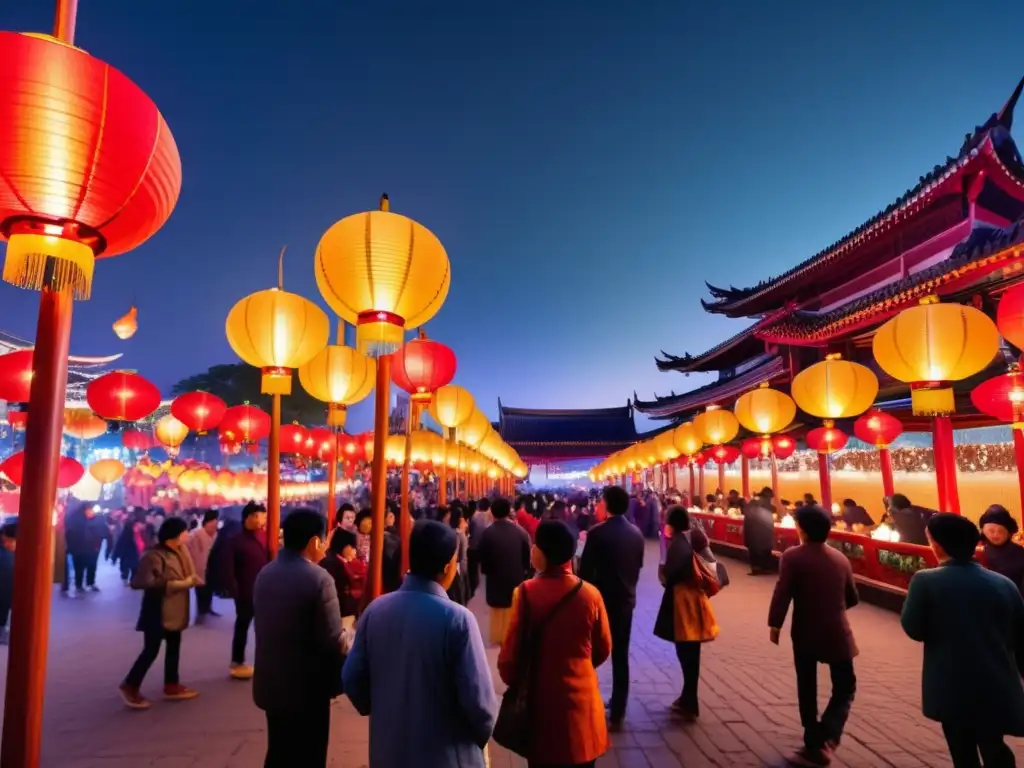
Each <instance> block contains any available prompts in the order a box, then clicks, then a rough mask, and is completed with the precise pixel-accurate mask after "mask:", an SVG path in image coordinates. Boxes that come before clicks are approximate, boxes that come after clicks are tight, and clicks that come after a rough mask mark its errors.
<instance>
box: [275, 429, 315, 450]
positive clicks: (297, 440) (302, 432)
mask: <svg viewBox="0 0 1024 768" xmlns="http://www.w3.org/2000/svg"><path fill="white" fill-rule="evenodd" d="M307 438H309V430H307V429H306V428H305V427H304V426H302V425H301V424H284V425H282V427H281V437H280V440H281V451H282V452H283V453H295V454H304V453H305V450H306V440H307Z"/></svg>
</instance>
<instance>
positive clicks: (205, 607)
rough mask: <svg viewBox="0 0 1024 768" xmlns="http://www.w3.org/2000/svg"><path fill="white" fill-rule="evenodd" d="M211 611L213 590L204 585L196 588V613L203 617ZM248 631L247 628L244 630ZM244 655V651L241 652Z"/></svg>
mask: <svg viewBox="0 0 1024 768" xmlns="http://www.w3.org/2000/svg"><path fill="white" fill-rule="evenodd" d="M212 610H213V588H212V587H208V586H206V585H205V584H204V585H202V586H199V587H196V612H197V613H198V614H199V615H200V616H205V615H207V614H208V613H210V611H212ZM246 629H247V630H248V627H247V628H246ZM243 653H244V650H243Z"/></svg>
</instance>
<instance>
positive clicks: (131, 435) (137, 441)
mask: <svg viewBox="0 0 1024 768" xmlns="http://www.w3.org/2000/svg"><path fill="white" fill-rule="evenodd" d="M121 445H123V446H124V447H125V448H127V449H128V450H129V451H148V450H149V449H150V448H152V447H153V438H152V437H151V436H149V435H147V434H146V433H145V432H142V431H140V430H138V429H126V430H124V431H123V432H122V433H121Z"/></svg>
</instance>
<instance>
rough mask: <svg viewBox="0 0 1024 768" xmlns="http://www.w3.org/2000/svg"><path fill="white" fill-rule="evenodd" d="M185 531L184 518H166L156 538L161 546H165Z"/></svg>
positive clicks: (186, 527) (186, 526) (186, 528)
mask: <svg viewBox="0 0 1024 768" xmlns="http://www.w3.org/2000/svg"><path fill="white" fill-rule="evenodd" d="M187 530H188V523H186V522H185V520H184V518H181V517H168V518H167V519H166V520H164V521H163V522H162V523H161V524H160V531H159V532H158V533H157V535H156V538H157V541H159V542H160V543H161V544H166V543H167V542H168V541H172V540H173V539H176V538H178V537H179V536H181V534H183V533H184V532H185V531H187Z"/></svg>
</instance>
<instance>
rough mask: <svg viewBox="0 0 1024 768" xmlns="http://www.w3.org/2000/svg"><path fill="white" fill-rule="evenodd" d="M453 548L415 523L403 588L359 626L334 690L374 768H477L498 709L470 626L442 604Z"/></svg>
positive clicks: (464, 612) (459, 611) (423, 523)
mask: <svg viewBox="0 0 1024 768" xmlns="http://www.w3.org/2000/svg"><path fill="white" fill-rule="evenodd" d="M505 508H506V510H507V504H506V507H505ZM506 517H507V514H506ZM458 548H459V544H458V537H457V536H456V534H455V531H454V530H452V528H451V527H450V526H448V525H445V524H442V523H439V522H437V521H434V520H419V521H417V522H416V524H415V525H414V526H413V529H412V535H411V537H410V542H409V573H408V574H407V575H406V578H405V581H403V582H402V586H401V587H400V588H399V589H398V591H397V592H392V593H390V594H388V595H384V596H383V597H380V598H378V599H377V600H374V601H373V602H372V603H370V605H369V606H368V607H367V609H366V610H365V612H364V613H363V615H362V617H361V618H360V620H359V625H358V627H357V629H356V637H355V642H354V644H353V647H352V650H351V652H350V653H349V656H348V659H347V660H346V662H345V667H344V670H343V673H342V681H343V687H344V691H345V695H346V696H348V697H349V699H350V700H351V701H352V704H353V706H355V708H356V711H358V712H359V714H361V715H364V716H369V718H370V761H369V762H370V765H372V766H374V768H410V766H422V768H484V765H485V760H484V747H485V746H486V744H487V741H488V740H489V739H490V737H491V731H492V730H493V728H494V720H495V714H496V712H497V708H498V702H497V698H496V696H495V693H494V684H493V683H492V681H491V671H490V665H489V664H488V661H487V654H486V652H485V650H484V644H483V640H482V638H481V637H480V628H479V627H478V626H477V623H476V618H475V617H474V616H473V614H472V613H471V612H470V611H469V610H468V609H466V608H465V607H463V606H461V605H458V604H456V603H454V602H452V601H451V600H450V599H449V598H448V595H447V590H448V588H449V587H451V585H452V582H453V581H454V579H455V573H456V570H457V568H458Z"/></svg>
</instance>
